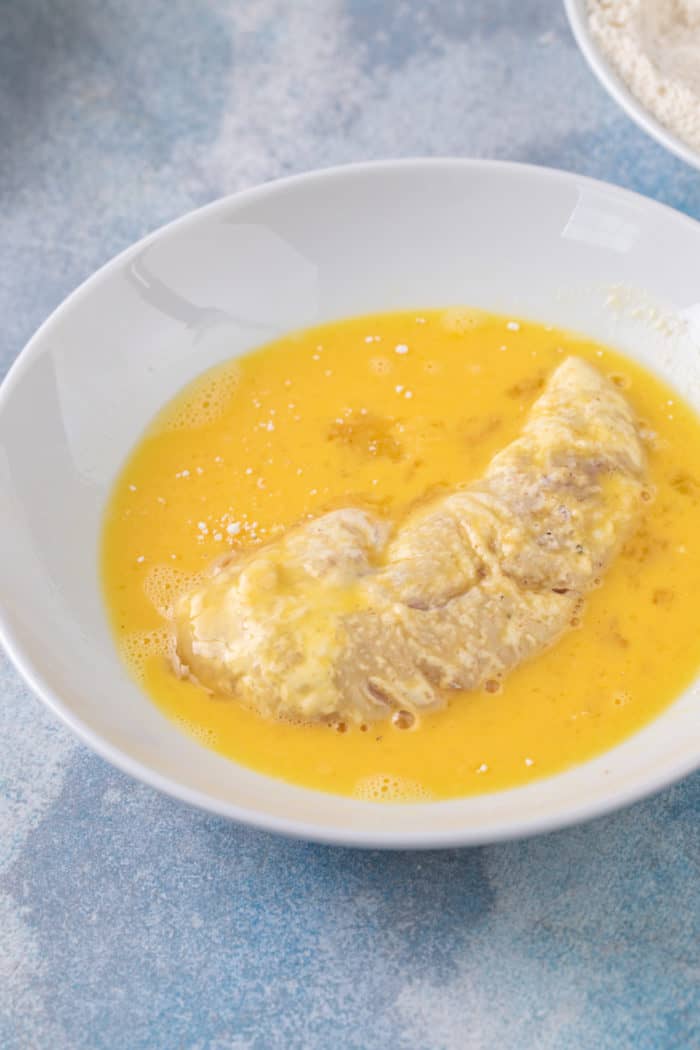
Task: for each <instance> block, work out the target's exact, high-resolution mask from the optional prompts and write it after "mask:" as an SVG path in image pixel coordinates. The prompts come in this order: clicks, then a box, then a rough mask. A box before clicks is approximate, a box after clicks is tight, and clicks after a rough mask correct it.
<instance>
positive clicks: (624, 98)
mask: <svg viewBox="0 0 700 1050" xmlns="http://www.w3.org/2000/svg"><path fill="white" fill-rule="evenodd" d="M564 7H565V9H566V14H567V17H568V19H569V24H570V26H571V31H572V32H573V34H574V38H575V40H576V43H577V44H578V46H579V48H580V49H581V51H582V53H583V56H584V58H585V59H586V61H587V62H588V65H589V66H590V67H591V69H592V70H593V72H594V73H595V75H596V76H597V78H598V80H599V81H600V83H601V84H602V85H603V87H604V88H605V90H606V91H607V92H608V94H609V95H611V96H612V98H614V99H615V101H616V102H617V104H618V106H621V107H622V109H624V111H625V113H627V115H628V116H629V117H631V118H632V120H634V121H635V123H636V124H638V125H639V127H640V128H642V130H643V131H646V133H647V135H651V137H652V138H654V139H656V141H657V142H660V143H661V145H662V146H665V147H666V149H667V150H670V151H671V153H675V155H676V156H677V157H680V158H681V160H684V161H686V162H687V163H688V164H692V165H693V167H694V168H700V153H696V152H695V150H694V149H691V148H690V146H688V145H687V144H686V143H685V142H684V141H683V139H680V138H679V137H678V136H677V135H674V134H673V132H672V131H669V129H668V128H667V127H666V126H665V125H664V124H662V123H661V121H660V120H657V119H656V117H655V116H654V114H653V113H651V112H650V111H649V110H648V109H647V108H646V107H645V106H643V105H642V103H641V102H640V101H639V99H638V98H637V97H636V95H633V94H632V92H631V91H630V89H629V88H628V87H627V85H626V84H625V82H624V80H623V79H622V78H621V77H620V76H618V74H617V73H616V71H615V70H614V69H613V67H612V66H611V65H610V63H609V62H608V60H607V58H606V57H605V55H603V54H602V52H601V50H600V48H599V47H598V44H597V43H596V42H595V40H594V39H593V36H592V34H591V31H590V28H589V25H588V14H587V10H588V4H587V0H564Z"/></svg>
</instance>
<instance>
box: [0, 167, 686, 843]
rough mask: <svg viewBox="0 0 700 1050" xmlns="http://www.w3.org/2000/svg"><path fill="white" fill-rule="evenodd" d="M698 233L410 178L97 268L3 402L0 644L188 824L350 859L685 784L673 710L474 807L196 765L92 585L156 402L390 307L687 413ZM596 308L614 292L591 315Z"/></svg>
mask: <svg viewBox="0 0 700 1050" xmlns="http://www.w3.org/2000/svg"><path fill="white" fill-rule="evenodd" d="M699 267H700V226H699V225H697V224H696V223H694V222H692V221H691V220H690V219H688V218H685V217H684V216H682V215H679V214H677V213H675V212H673V211H670V210H669V209H667V208H664V207H662V206H661V205H658V204H655V203H652V202H651V201H648V200H645V199H643V198H641V197H637V196H635V195H633V194H631V193H627V192H625V191H623V190H620V189H616V188H614V187H612V186H606V185H604V184H602V183H597V182H592V181H590V180H588V179H584V178H579V177H577V176H575V175H570V174H564V173H561V172H555V171H548V170H545V169H540V168H532V167H525V166H520V165H511V164H499V163H490V162H486V161H464V160H437V161H429V160H416V161H403V162H386V163H379V164H370V165H359V166H353V167H348V168H340V169H336V170H331V171H326V172H318V173H314V174H310V175H304V176H301V177H298V178H293V179H287V180H285V181H282V182H278V183H273V184H271V185H268V186H263V187H261V188H259V189H254V190H251V191H249V192H246V193H242V194H239V195H237V196H235V197H232V198H229V199H226V200H222V201H219V202H217V203H215V204H212V205H210V206H209V207H207V208H203V209H202V210H200V211H197V212H195V213H193V214H191V215H189V216H187V217H185V218H184V219H181V220H180V221H178V222H175V223H173V224H171V225H170V226H167V227H166V228H165V229H163V230H160V231H158V232H157V233H155V234H153V235H152V236H150V237H147V238H146V239H145V240H144V241H142V242H141V243H140V244H138V245H136V246H135V247H133V248H130V249H129V250H128V251H126V252H124V253H123V254H122V255H120V256H119V257H118V258H116V259H114V260H113V261H112V262H110V263H109V264H108V265H107V266H105V267H104V268H103V269H102V270H100V271H99V273H97V274H96V275H95V276H94V277H92V278H91V279H90V280H89V281H87V282H86V283H85V284H84V285H83V286H82V287H81V288H80V289H78V291H77V292H75V293H74V294H73V295H72V296H70V298H69V299H68V300H67V301H66V302H65V303H64V304H63V305H62V306H61V307H60V308H59V309H58V310H57V311H56V313H55V314H54V315H53V316H52V317H51V318H50V319H49V320H48V321H47V322H46V324H45V325H44V326H43V327H42V328H41V329H40V330H39V332H38V333H37V334H36V335H35V336H34V338H33V339H32V340H31V342H30V343H29V345H28V346H27V347H26V349H25V350H24V351H23V353H22V354H21V355H20V357H19V359H18V360H17V362H16V364H15V365H14V367H13V368H12V370H11V372H10V374H9V375H8V377H7V379H6V381H5V383H4V385H3V387H2V389H1V390H0V535H1V536H2V548H1V556H0V630H1V635H2V638H3V640H4V643H5V645H6V647H7V650H8V652H9V653H10V655H11V657H12V658H13V660H14V661H15V663H16V664H17V666H18V667H19V669H20V671H21V672H22V673H23V674H24V676H25V677H26V679H27V680H28V682H29V683H30V684H31V685H32V686H33V688H34V689H35V691H36V692H37V693H38V694H39V695H40V696H41V697H42V698H43V700H44V701H45V702H46V703H47V704H48V705H49V707H51V708H52V709H53V710H54V711H55V712H56V713H57V714H58V715H59V716H60V717H61V718H63V720H64V721H65V722H66V723H67V724H68V725H69V726H70V727H71V728H72V729H73V730H74V731H75V732H76V733H77V734H78V735H79V736H80V738H81V739H82V740H84V741H85V742H86V743H87V744H88V745H89V746H90V747H92V748H94V749H95V750H96V751H97V752H98V753H99V754H101V755H102V756H104V757H105V758H106V759H108V760H109V761H111V762H113V763H114V764H115V765H117V766H119V767H120V768H121V769H123V770H125V771H126V772H128V773H131V774H132V775H133V776H135V777H138V778H140V779H141V780H144V781H146V782H147V783H149V784H152V785H153V786H155V787H157V788H159V789H161V790H162V791H165V792H168V793H169V794H171V795H174V796H176V797H178V798H180V799H183V800H184V801H186V802H189V803H193V804H195V805H198V806H201V807H203V808H204V809H208V810H211V811H212V812H214V813H220V814H223V815H225V816H227V817H232V818H234V819H236V820H241V821H246V822H248V823H250V824H254V825H257V826H259V827H262V828H268V829H271V830H275V831H280V832H285V833H288V834H292V835H297V836H302V837H305V838H309V839H316V840H320V841H326V842H335V843H344V844H348V845H364V846H386V847H434V846H447V845H462V844H471V843H483V842H489V841H494V840H497V839H503V838H508V837H513V836H521V835H526V834H532V833H534V832H538V831H544V830H548V829H552V828H556V827H560V826H562V825H565V824H570V823H572V822H575V821H580V820H583V819H586V818H589V817H592V816H595V815H597V814H600V813H604V812H606V811H608V810H611V809H614V808H615V807H618V806H621V805H624V804H626V803H629V802H631V801H633V800H634V799H637V798H640V797H641V796H643V795H646V794H648V793H650V792H652V791H655V790H657V789H658V788H661V787H663V786H664V785H666V784H669V783H670V782H671V781H673V780H676V779H677V778H679V777H682V776H683V775H684V774H686V773H689V772H690V771H691V770H693V769H695V768H696V767H697V766H698V765H700V704H698V702H697V696H696V694H695V692H694V691H692V690H690V691H688V693H686V694H685V695H684V696H683V697H681V698H679V700H678V701H677V703H675V704H674V705H673V706H672V707H671V708H669V709H668V710H667V711H666V712H665V713H664V714H663V715H662V716H661V717H660V718H658V719H657V720H656V722H655V723H654V724H653V725H651V726H650V727H649V728H648V729H646V730H644V731H643V732H640V733H638V734H637V735H636V736H634V737H633V738H631V739H629V740H628V741H627V742H626V743H624V744H623V745H622V746H620V747H617V748H615V749H614V750H612V751H610V752H608V753H607V754H606V755H604V756H603V757H601V758H598V759H596V760H594V761H591V762H588V763H586V764H585V765H582V766H579V767H577V768H575V769H573V770H571V771H570V772H567V773H564V774H561V775H559V776H556V777H552V778H550V779H548V780H542V781H540V782H537V783H534V784H532V785H531V786H528V787H525V788H518V789H516V790H511V791H506V792H503V793H500V794H494V795H487V796H482V797H479V798H471V799H464V800H457V801H453V802H444V803H442V802H441V803H430V804H426V803H423V804H417V805H393V806H391V805H377V804H372V803H366V802H359V801H353V800H351V799H348V798H340V797H336V796H333V795H326V794H321V793H318V792H313V791H309V790H305V789H302V788H297V787H292V786H289V785H287V784H284V783H282V782H281V781H276V780H273V779H270V778H268V777H264V776H261V775H258V774H256V773H254V772H251V771H250V770H247V769H244V768H242V767H240V766H238V765H236V764H234V763H232V762H229V761H227V760H226V759H224V758H222V757H220V756H218V755H216V754H215V753H214V752H212V751H209V750H207V749H206V748H204V747H202V746H200V745H199V744H198V743H196V742H195V741H194V740H192V739H190V738H189V737H187V736H185V735H184V734H183V733H181V732H180V731H179V730H178V729H177V728H176V726H175V725H174V724H172V723H171V722H169V721H168V720H167V719H166V718H165V717H164V716H162V715H161V714H160V713H159V712H158V710H157V709H156V708H155V707H154V706H153V705H152V704H151V703H150V701H149V700H148V699H147V697H146V696H144V695H143V694H142V693H141V691H140V690H139V688H138V687H137V686H136V685H135V684H134V682H133V681H132V680H131V679H130V678H129V675H128V674H127V672H126V670H125V669H124V667H123V666H122V664H121V663H120V661H119V659H118V657H117V654H116V651H115V647H114V644H113V641H112V637H111V635H110V631H109V628H108V624H107V621H106V617H105V612H104V608H103V603H102V598H101V593H100V584H99V579H98V572H97V564H98V540H99V534H100V525H101V517H102V512H103V507H104V504H105V500H106V498H107V495H108V493H109V490H110V485H111V483H112V480H113V478H114V476H115V474H116V472H117V470H118V468H119V466H120V464H121V463H122V461H123V459H124V457H125V455H126V453H127V452H128V451H129V449H130V448H131V447H132V445H133V444H134V442H135V441H136V440H137V438H138V436H139V434H140V433H141V431H142V429H143V427H144V426H145V424H146V423H147V422H148V421H149V420H150V418H151V417H152V415H153V414H154V413H155V411H156V410H157V409H158V408H159V407H160V406H161V405H162V404H163V402H164V401H165V400H166V399H168V398H169V397H171V395H173V394H174V393H175V391H177V390H178V389H179V388H180V387H181V386H182V385H183V384H184V383H185V382H187V381H188V380H189V379H191V378H192V377H193V376H195V375H196V374H198V373H199V372H201V371H202V370H203V369H205V368H208V367H209V366H211V365H213V364H214V363H216V362H218V361H220V360H223V359H225V358H227V357H230V356H232V355H236V354H241V353H243V352H245V351H246V350H248V349H250V348H251V347H253V346H255V345H256V344H259V343H261V342H263V341H265V340H267V339H269V338H272V337H274V336H276V335H277V334H279V333H282V332H285V331H287V330H289V329H293V328H298V327H300V326H304V325H310V324H315V323H317V322H320V321H324V320H329V319H331V318H337V317H343V316H347V315H352V314H360V313H364V312H367V311H373V310H384V309H392V308H401V307H417V308H420V307H422V308H427V307H430V306H442V305H448V304H475V305H478V306H481V307H485V308H489V309H493V310H497V311H502V312H507V313H511V314H513V315H519V316H527V317H531V318H535V319H541V320H543V321H545V322H551V323H553V324H557V325H564V326H568V327H571V328H573V329H578V330H580V331H582V332H585V333H587V334H589V335H590V336H592V337H595V338H598V339H601V340H604V341H608V342H609V343H611V344H614V345H616V346H618V347H620V348H621V349H623V350H624V351H626V352H627V353H628V354H630V355H631V356H633V357H635V358H638V359H640V360H642V361H644V362H646V364H647V365H650V366H651V367H653V368H656V369H657V370H658V371H659V372H660V373H661V374H662V375H664V376H665V377H666V378H667V379H669V380H670V381H671V382H673V383H675V384H676V385H677V386H678V387H679V388H680V389H681V390H682V391H683V392H684V394H685V395H686V397H689V398H690V399H691V400H692V401H694V402H695V403H696V404H697V405H699V406H700V383H699V382H698V380H699V379H700V364H699V362H700V354H698V347H697V344H696V343H695V342H694V338H693V335H692V331H691V328H692V325H693V320H694V317H696V316H697V311H698V307H697V306H696V305H695V304H696V300H697V299H698V297H700V287H699V286H698V281H697V274H698V270H699ZM613 285H615V286H617V288H616V289H613V290H612V291H611V287H612V286H613Z"/></svg>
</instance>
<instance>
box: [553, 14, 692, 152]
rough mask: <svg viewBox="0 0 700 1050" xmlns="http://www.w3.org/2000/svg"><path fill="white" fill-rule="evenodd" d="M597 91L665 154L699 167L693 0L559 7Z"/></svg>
mask: <svg viewBox="0 0 700 1050" xmlns="http://www.w3.org/2000/svg"><path fill="white" fill-rule="evenodd" d="M564 6H565V8H566V12H567V15H568V18H569V22H570V24H571V28H572V30H573V33H574V36H575V38H576V41H577V43H578V45H579V47H580V48H581V51H582V52H583V54H584V56H585V58H586V60H587V61H588V64H589V65H590V67H591V69H592V70H593V72H594V73H595V75H596V76H597V77H598V79H599V80H600V82H601V84H602V85H603V87H605V88H606V90H607V91H608V92H609V94H610V95H611V96H612V97H613V98H614V99H615V101H616V102H617V103H618V104H619V105H620V106H621V107H622V108H623V109H624V110H625V111H626V112H627V114H628V115H629V116H630V117H631V118H632V119H633V120H634V121H636V122H637V124H639V126H640V127H641V128H643V129H644V130H645V131H646V132H647V133H648V134H649V135H651V136H653V138H655V139H656V140H657V141H658V142H660V143H661V144H662V145H663V146H665V147H666V148H667V149H669V150H671V152H672V153H675V154H676V156H678V157H681V158H682V159H683V160H685V161H687V163H688V164H692V165H693V166H694V167H696V168H700V0H564Z"/></svg>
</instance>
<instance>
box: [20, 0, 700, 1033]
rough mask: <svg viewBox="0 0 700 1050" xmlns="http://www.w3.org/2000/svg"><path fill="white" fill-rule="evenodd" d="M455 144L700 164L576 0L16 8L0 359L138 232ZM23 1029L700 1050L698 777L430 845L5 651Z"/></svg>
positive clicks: (114, 3) (650, 184) (664, 179)
mask: <svg viewBox="0 0 700 1050" xmlns="http://www.w3.org/2000/svg"><path fill="white" fill-rule="evenodd" d="M416 154H421V155H427V154H435V155H438V154H453V155H458V156H467V155H472V156H489V157H502V158H508V159H514V160H526V161H530V162H534V163H538V164H547V165H552V166H556V167H563V168H569V169H573V170H576V171H579V172H584V173H586V174H589V175H594V176H597V177H599V178H603V179H608V180H610V181H612V182H616V183H620V184H622V185H625V186H629V187H632V188H633V189H635V190H638V191H640V192H642V193H646V194H649V195H650V196H653V197H656V198H658V199H660V200H663V201H666V202H667V203H669V204H671V205H673V206H675V207H677V208H680V209H681V210H683V211H686V212H688V213H689V214H691V215H694V216H695V217H700V174H698V172H695V171H693V170H692V169H690V168H689V167H686V166H684V165H683V163H682V162H680V161H678V160H675V159H674V158H673V157H671V156H670V155H668V154H667V153H665V152H664V151H663V150H662V148H661V147H659V146H657V145H656V144H655V143H654V142H652V141H651V140H650V139H647V138H646V137H645V136H644V135H643V133H642V132H641V131H639V130H637V128H636V127H635V125H633V124H632V123H630V121H629V120H628V119H627V118H626V117H625V116H624V115H623V114H622V113H621V112H620V111H619V110H618V109H617V108H616V107H615V105H614V104H613V103H612V102H611V101H610V100H609V99H608V97H607V96H606V95H605V94H604V92H603V91H602V89H601V88H600V87H599V86H598V84H597V83H596V82H595V81H594V80H593V78H592V76H591V74H590V73H589V71H588V69H587V68H586V67H585V65H584V62H583V60H582V59H581V57H580V56H579V54H578V53H577V51H576V49H575V46H574V44H573V41H572V39H571V37H570V35H569V32H568V29H567V27H566V23H565V19H564V16H563V13H562V10H561V5H560V4H559V3H558V2H556V0H549V2H547V0H483V2H478V0H396V2H388V0H387V2H386V3H383V2H380V0H288V2H285V0H246V2H243V0H238V2H236V0H228V2H227V0H201V2H199V3H189V2H188V0H151V2H150V3H147V4H144V3H141V2H137V0H51V2H49V0H15V2H12V0H5V2H4V3H2V5H1V8H0V158H1V160H0V202H1V205H2V209H1V215H2V219H1V220H0V222H1V224H2V246H3V252H2V258H1V259H0V312H1V315H2V334H1V335H0V374H3V373H4V372H5V371H6V370H7V368H8V367H9V365H10V363H11V361H12V360H13V358H14V357H15V356H16V354H17V353H18V352H19V351H20V349H21V347H22V345H23V344H24V343H25V341H26V340H27V339H28V337H29V336H30V335H31V333H32V332H33V330H34V329H35V328H36V327H37V326H38V325H39V323H40V322H41V321H42V320H43V319H44V318H45V317H46V315H47V314H48V313H49V312H50V311H51V310H52V309H53V308H54V307H55V306H56V305H57V304H58V303H59V302H60V301H61V299H62V298H63V297H64V296H65V295H66V294H67V293H68V292H70V291H71V289H73V288H74V287H75V286H76V285H77V284H78V283H79V282H80V281H82V280H83V279H84V278H85V277H86V276H88V274H89V273H90V272H91V271H92V270H94V269H95V268H96V267H97V266H99V265H100V264H101V263H103V262H105V261H106V260H107V259H109V258H110V256H112V255H113V254H114V253H115V252H117V251H119V250H120V249H121V248H123V247H125V246H126V245H128V244H129V243H131V242H132V241H134V240H136V239H137V238H139V237H141V236H142V235H143V234H144V233H146V232H147V231H149V230H151V229H153V228H155V227H157V226H159V225H160V224H162V223H163V222H165V221H167V220H169V219H172V218H175V217H176V216H178V215H180V214H181V213H183V212H185V211H187V210H189V209H190V208H192V207H194V206H196V205H198V204H201V203H204V202H206V201H209V200H212V199H213V198H216V197H218V196H221V195H222V194H226V193H230V192H232V191H234V190H237V189H240V188H242V187H245V186H249V185H251V184H253V183H256V182H259V181H262V180H267V179H270V178H274V177H276V176H279V175H285V174H288V173H291V172H297V171H303V170H306V169H309V168H314V167H320V166H324V165H328V164H337V163H342V162H346V161H352V160H361V159H368V158H377V157H388V156H407V155H416ZM0 693H1V695H2V701H3V702H2V706H1V708H0V931H2V932H1V933H0V1045H2V1046H3V1047H4V1048H7V1050H15V1048H22V1050H24V1048H34V1047H37V1048H42V1050H43V1048H51V1050H82V1048H85V1050H102V1048H110V1050H112V1048H114V1050H116V1048H124V1050H139V1048H148V1050H161V1048H162V1050H175V1048H186V1050H278V1048H279V1050H289V1048H296V1047H303V1048H309V1050H315V1048H326V1047H327V1048H334V1050H335V1048H349V1050H352V1048H358V1050H374V1048H382V1050H384V1048H391V1050H404V1048H405V1050H414V1048H415V1050H424V1048H429V1050H433V1048H435V1050H453V1048H454V1050H472V1048H473V1050H481V1048H489V1050H490V1048H492V1047H493V1048H498V1050H559V1048H562V1050H578V1048H581V1050H589V1048H590V1050H607V1048H611V1050H620V1048H626V1047H630V1048H632V1047H633V1048H635V1050H647V1048H660V1050H670V1048H675V1047H678V1048H683V1050H685V1048H691V1047H700V890H699V887H700V831H699V820H700V775H695V776H693V777H690V778H688V779H687V780H686V781H685V782H683V783H682V784H679V785H677V786H676V787H674V788H672V789H671V790H669V791H666V792H665V793H664V794H662V795H660V796H658V797H657V798H655V799H653V800H651V801H648V802H645V803H643V804H640V805H637V806H634V807H633V808H631V809H629V810H627V811H626V812H623V813H619V814H617V815H615V816H613V817H609V818H606V819H603V820H599V821H596V822H594V823H592V824H589V825H587V826H585V827H580V828H575V829H572V830H569V831H564V832H560V833H558V834H555V835H550V836H547V837H543V838H539V839H535V840H532V841H529V842H523V843H514V844H509V845H500V846H494V847H492V848H484V849H471V850H462V851H456V850H455V851H446V852H443V853H426V854H408V853H397V854H380V853H363V852H355V851H350V850H341V849H331V848H324V847H318V846H309V845H306V844H303V843H297V842H290V841H284V840H282V839H278V838H274V837H272V836H269V835H266V834H262V833H258V832H255V831H251V830H247V829H245V828H241V827H236V826H233V825H230V824H227V823H225V822H224V821H222V820H219V819H215V818H213V817H208V816H206V815H204V814H202V813H198V812H194V811H191V810H189V809H187V808H185V807H184V806H182V805H179V804H177V803H176V802H173V801H171V800H169V799H167V798H163V797H161V796H160V795H158V794H156V793H155V792H154V791H152V790H150V789H149V788H146V787H143V786H141V785H139V784H137V783H134V782H132V781H131V780H129V779H127V778H126V777H125V776H124V775H122V774H121V773H119V772H117V771H115V770H113V769H111V768H110V767H109V766H107V765H106V764H105V763H104V762H103V761H101V760H100V759H99V758H97V757H95V756H94V755H92V754H91V753H90V752H89V751H87V750H86V749H85V748H84V747H83V746H81V745H80V744H78V743H77V741H75V740H74V739H73V738H72V737H71V736H70V735H69V734H68V732H67V731H66V730H65V729H64V728H63V727H62V726H60V725H59V724H58V723H57V722H56V721H55V720H54V719H53V718H52V716H51V715H50V714H49V713H48V712H47V711H45V710H44V708H43V707H42V705H41V704H40V703H39V701H38V700H36V699H35V698H34V697H33V696H32V695H31V693H30V692H29V691H28V690H27V688H26V687H25V686H24V685H23V684H22V683H21V682H20V680H19V678H18V676H17V674H16V673H15V672H14V670H13V669H12V668H11V667H10V665H9V664H8V662H7V661H6V660H4V659H3V658H1V657H0Z"/></svg>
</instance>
